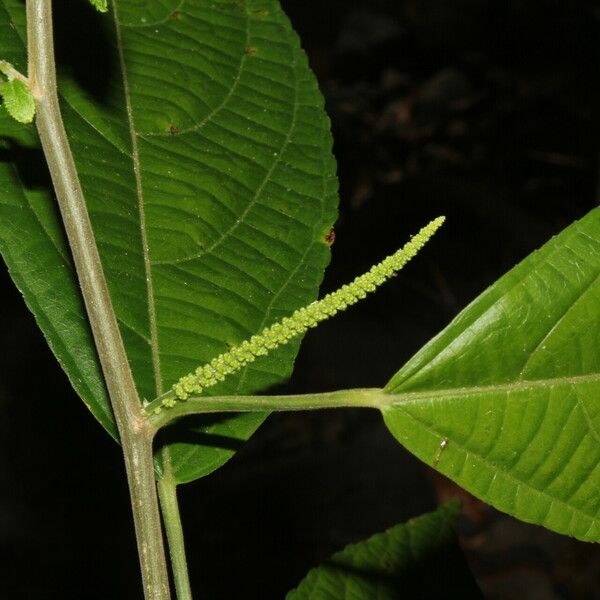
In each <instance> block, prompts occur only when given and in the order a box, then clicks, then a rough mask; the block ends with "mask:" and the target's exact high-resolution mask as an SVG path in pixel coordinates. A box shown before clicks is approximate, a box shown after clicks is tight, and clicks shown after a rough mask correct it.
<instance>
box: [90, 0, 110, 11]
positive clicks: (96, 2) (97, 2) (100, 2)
mask: <svg viewBox="0 0 600 600" xmlns="http://www.w3.org/2000/svg"><path fill="white" fill-rule="evenodd" d="M90 2H91V3H92V6H93V7H94V8H95V9H96V10H97V11H98V12H102V13H104V12H108V2H107V0H90Z"/></svg>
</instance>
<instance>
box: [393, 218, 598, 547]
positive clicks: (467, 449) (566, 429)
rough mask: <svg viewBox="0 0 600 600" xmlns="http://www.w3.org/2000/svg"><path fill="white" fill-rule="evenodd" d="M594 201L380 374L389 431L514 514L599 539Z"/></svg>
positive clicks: (412, 450)
mask: <svg viewBox="0 0 600 600" xmlns="http://www.w3.org/2000/svg"><path fill="white" fill-rule="evenodd" d="M599 347H600V209H594V210H593V211H592V212H590V213H589V214H588V215H587V216H585V217H584V218H583V219H581V220H580V221H579V222H576V223H574V224H573V225H571V226H570V227H568V228H567V229H565V230H564V231H563V232H562V233H561V234H560V235H558V236H557V237H555V238H553V239H552V240H550V241H549V242H548V243H547V244H546V245H545V246H544V247H543V248H541V249H540V250H538V251H537V252H534V253H533V254H531V255H530V256H529V257H527V258H526V259H525V260H524V261H523V262H522V263H521V264H519V265H518V266H517V267H515V268H514V269H513V270H512V271H510V272H509V273H507V274H506V275H505V276H504V277H502V278H501V279H499V280H498V281H497V282H496V283H495V284H494V285H492V286H491V287H490V288H489V289H488V290H486V291H485V292H484V293H483V294H482V295H481V296H479V298H477V299H476V300H475V301H474V302H473V303H472V304H471V305H469V306H468V307H467V308H466V309H465V310H464V311H463V312H462V313H460V315H459V316H458V317H457V318H456V319H455V320H454V321H453V322H452V323H451V324H450V325H449V326H448V327H447V328H446V329H445V330H444V331H443V332H442V333H441V334H439V335H438V336H437V337H436V338H434V339H433V340H432V341H431V342H429V344H427V345H426V346H425V347H424V348H423V349H422V350H421V351H420V352H418V353H417V354H416V355H415V356H414V357H413V358H412V359H411V360H410V361H409V362H408V363H407V364H406V365H405V366H404V367H403V368H402V369H401V370H400V371H399V372H398V373H397V374H396V375H395V376H394V377H393V378H392V380H391V381H390V382H389V383H388V385H387V387H386V391H387V392H389V393H395V394H403V395H405V397H404V398H403V399H402V400H399V401H398V402H397V403H396V404H395V406H394V407H392V408H389V409H386V410H384V418H385V422H386V424H387V426H388V427H389V428H390V430H391V431H392V433H393V434H394V435H395V436H396V437H397V438H398V440H399V441H400V442H401V443H402V444H403V445H404V446H406V447H407V448H408V449H409V450H410V451H411V452H413V453H414V454H416V455H417V456H418V457H419V458H421V459H422V460H423V461H425V462H427V463H428V464H430V465H432V466H433V467H435V468H436V469H438V470H439V471H441V472H442V473H444V474H445V475H447V476H448V477H450V478H452V479H454V480H455V481H456V482H457V483H458V484H460V485H461V486H462V487H464V488H466V489H467V490H469V491H470V492H471V493H473V494H475V495H476V496H478V497H479V498H481V499H483V500H485V501H486V502H489V503H490V504H492V505H493V506H496V507H497V508H499V509H500V510H503V511H505V512H507V513H510V514H512V515H514V516H516V517H518V518H519V519H522V520H524V521H528V522H531V523H538V524H541V525H544V526H546V527H548V528H550V529H554V530H555V531H558V532H560V533H565V534H568V535H571V536H574V537H577V538H579V539H582V540H587V541H595V542H599V541H600V493H599V490H600V352H599V351H598V348H599Z"/></svg>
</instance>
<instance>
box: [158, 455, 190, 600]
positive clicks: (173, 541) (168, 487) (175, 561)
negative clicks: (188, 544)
mask: <svg viewBox="0 0 600 600" xmlns="http://www.w3.org/2000/svg"><path fill="white" fill-rule="evenodd" d="M162 458H163V476H162V478H161V479H160V480H159V481H158V495H159V498H160V508H161V511H162V516H163V521H164V524H165V530H166V532H167V539H168V541H169V554H170V556H171V569H172V570H173V580H174V582H175V590H176V592H177V600H192V589H191V587H190V580H189V576H188V568H187V559H186V556H185V541H184V539H183V527H182V526H181V516H180V514H179V503H178V501H177V483H176V481H175V478H174V477H173V473H172V470H171V458H170V456H169V451H168V448H165V449H164V450H163V453H162Z"/></svg>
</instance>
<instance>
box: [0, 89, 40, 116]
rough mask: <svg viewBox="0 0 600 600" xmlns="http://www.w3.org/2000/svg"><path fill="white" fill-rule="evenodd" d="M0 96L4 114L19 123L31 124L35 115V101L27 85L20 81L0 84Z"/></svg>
mask: <svg viewBox="0 0 600 600" xmlns="http://www.w3.org/2000/svg"><path fill="white" fill-rule="evenodd" d="M0 96H2V100H3V101H4V102H3V104H4V108H5V109H6V112H7V113H8V114H9V115H10V116H11V117H12V118H13V119H15V121H18V122H19V123H31V122H32V121H33V117H34V115H35V100H34V99H33V94H32V93H31V90H30V89H29V88H28V87H27V84H26V83H25V82H23V81H21V80H20V79H13V80H11V81H2V82H0Z"/></svg>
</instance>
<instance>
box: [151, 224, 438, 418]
mask: <svg viewBox="0 0 600 600" xmlns="http://www.w3.org/2000/svg"><path fill="white" fill-rule="evenodd" d="M444 220H445V218H444V217H438V218H437V219H435V220H433V221H431V223H429V224H428V225H426V226H425V227H423V228H422V229H421V231H419V233H417V234H416V235H415V236H414V237H412V238H411V239H410V240H409V241H408V242H407V243H406V244H405V245H404V246H403V247H402V248H401V249H400V250H398V251H397V252H395V253H394V254H392V255H391V256H388V257H387V258H386V259H384V260H383V261H382V262H380V263H379V264H377V265H375V266H374V267H372V268H371V269H370V270H369V271H367V272H366V273H365V274H364V275H360V276H359V277H357V278H356V279H355V280H354V281H353V282H352V283H349V284H347V285H344V286H342V287H341V288H340V289H338V290H337V291H335V292H332V293H331V294H328V295H327V296H325V297H324V298H323V299H321V300H317V301H316V302H313V303H312V304H309V305H308V306H305V307H303V308H300V309H298V310H297V311H295V312H294V313H293V314H292V315H291V316H289V317H284V318H283V319H281V320H280V321H277V322H276V323H274V324H273V325H271V326H270V327H267V328H266V329H264V330H263V331H262V332H261V333H259V334H257V335H253V336H252V337H251V338H250V339H248V340H246V341H244V342H242V343H241V344H240V345H239V346H235V347H234V348H232V349H231V350H230V351H229V352H225V353H224V354H220V355H219V356H217V357H216V358H213V359H212V360H211V361H210V362H209V363H207V364H205V365H203V366H200V367H198V368H197V369H196V370H195V371H194V372H193V373H190V374H189V375H186V376H185V377H182V378H181V379H180V380H179V381H178V382H177V383H176V384H175V385H174V386H173V388H172V390H171V391H170V392H167V393H166V394H165V395H163V396H162V397H160V398H158V399H157V401H156V402H152V403H151V405H150V406H148V408H147V412H152V411H154V412H157V411H158V412H160V410H161V406H162V407H166V408H168V407H171V406H173V405H174V404H175V403H176V402H177V401H178V400H186V399H187V398H189V397H190V396H192V395H199V394H201V393H202V392H203V390H205V389H206V388H208V387H211V386H213V385H215V384H217V383H219V382H220V381H223V380H224V379H225V378H226V377H227V376H228V375H231V374H232V373H235V372H236V371H239V370H240V369H242V368H243V367H245V366H246V365H248V364H249V363H251V362H253V361H255V360H256V359H257V358H258V357H259V356H264V355H266V354H268V353H269V352H270V351H271V350H274V349H275V348H277V347H278V346H281V345H283V344H286V343H287V342H289V341H290V340H291V339H292V338H295V337H296V336H299V335H302V334H303V333H305V332H306V331H307V330H308V329H310V328H311V327H315V326H316V325H317V324H318V323H320V322H321V321H324V320H325V319H328V318H329V317H331V316H333V315H335V314H336V313H337V312H338V311H341V310H344V309H345V308H347V307H348V306H351V305H352V304H356V303H357V302H358V301H359V300H362V299H363V298H365V297H366V295H367V294H368V293H370V292H373V291H375V290H376V289H377V287H379V286H380V285H381V284H382V283H384V282H385V281H387V280H388V279H390V277H392V276H393V275H395V274H396V273H397V272H398V271H399V270H400V269H402V267H404V265H405V264H406V263H407V262H408V261H409V260H410V259H411V258H413V257H414V256H415V255H416V254H417V252H418V251H419V250H420V249H421V248H422V247H423V246H424V245H425V244H426V243H427V242H428V241H429V239H430V238H431V236H432V235H433V234H434V233H435V232H436V231H437V230H438V229H439V228H440V226H441V225H442V223H443V222H444Z"/></svg>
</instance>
